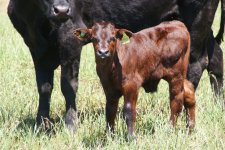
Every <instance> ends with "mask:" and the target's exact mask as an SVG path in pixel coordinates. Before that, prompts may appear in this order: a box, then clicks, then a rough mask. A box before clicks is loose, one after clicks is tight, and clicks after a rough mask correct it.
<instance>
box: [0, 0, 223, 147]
mask: <svg viewBox="0 0 225 150" xmlns="http://www.w3.org/2000/svg"><path fill="white" fill-rule="evenodd" d="M7 2H8V1H6V0H3V1H0V18H1V21H0V35H1V36H0V85H1V86H0V101H1V105H0V145H1V146H0V147H1V149H3V150H4V149H5V150H8V149H34V150H36V149H38V150H39V149H221V150H222V149H225V144H224V141H225V115H224V108H223V106H222V104H221V103H215V102H214V100H213V95H212V90H211V87H210V84H209V77H208V74H207V72H204V74H203V76H202V79H201V81H200V83H199V87H198V90H197V92H196V99H197V110H196V121H197V122H196V128H195V130H194V132H193V133H192V134H191V135H188V133H187V130H186V128H185V117H184V114H181V116H180V117H179V119H178V123H177V127H176V129H171V128H170V126H169V124H168V120H169V114H170V110H169V93H168V85H167V83H166V82H164V81H162V82H161V83H160V85H159V87H158V92H157V93H154V94H147V93H145V92H144V90H143V89H141V90H140V95H139V99H138V102H137V104H138V105H137V109H138V110H137V111H138V113H137V122H136V131H137V132H136V135H137V140H136V141H135V140H134V141H131V142H127V140H126V134H127V130H126V125H125V122H124V120H123V119H122V117H121V116H122V112H121V109H122V104H123V99H121V100H120V105H119V106H120V107H119V110H118V114H117V118H116V133H115V135H114V136H113V137H111V136H109V135H108V134H106V133H105V126H106V123H105V96H104V94H103V90H102V87H101V84H100V82H99V79H98V77H97V75H96V71H95V62H94V54H93V48H92V45H91V44H89V45H86V46H84V47H83V50H82V56H81V65H80V74H79V89H78V92H77V99H76V102H77V108H78V113H79V123H78V129H77V132H76V133H75V134H70V133H69V132H68V131H67V129H66V128H65V125H64V120H63V119H64V116H63V115H64V112H65V101H64V98H63V96H62V94H61V91H60V84H59V79H60V67H59V68H58V69H57V70H56V71H55V78H54V82H55V84H54V90H53V93H52V100H51V112H50V115H51V117H52V118H53V120H54V122H55V124H54V128H53V130H52V131H51V132H50V133H44V132H42V131H39V130H35V128H34V124H35V117H36V112H37V105H38V92H37V88H36V83H35V73H34V67H33V62H32V59H31V56H30V53H29V50H28V48H27V47H26V45H25V44H24V42H23V40H22V38H21V37H20V35H19V34H18V33H17V32H16V31H15V29H14V28H13V26H12V24H11V23H10V21H9V19H8V17H7V15H6V13H5V12H6V4H7ZM219 13H220V12H217V15H216V19H215V21H214V25H213V28H214V30H215V33H216V31H217V30H218V29H217V28H218V27H219V19H220V17H219ZM224 45H225V44H224V43H222V44H221V47H222V49H223V50H224V49H225V47H224ZM224 56H225V55H224ZM218 101H220V102H222V99H219V100H218Z"/></svg>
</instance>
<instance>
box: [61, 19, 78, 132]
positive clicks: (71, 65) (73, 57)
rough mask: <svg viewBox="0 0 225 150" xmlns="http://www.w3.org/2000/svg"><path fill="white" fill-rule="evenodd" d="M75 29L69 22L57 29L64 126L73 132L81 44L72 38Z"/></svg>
mask: <svg viewBox="0 0 225 150" xmlns="http://www.w3.org/2000/svg"><path fill="white" fill-rule="evenodd" d="M76 28H78V27H76V24H74V23H73V22H71V21H68V22H67V23H65V24H63V25H62V26H61V27H60V28H59V32H58V35H59V41H58V42H59V45H60V47H59V49H60V64H61V91H62V93H63V95H64V97H65V100H66V114H65V124H66V126H67V128H68V129H69V130H70V131H72V132H74V131H75V125H76V124H75V123H76V119H77V116H76V110H77V109H76V101H75V99H76V92H77V88H78V74H79V66H80V54H81V49H82V44H81V43H80V42H79V41H78V40H76V38H75V37H74V36H73V32H74V31H75V29H76Z"/></svg>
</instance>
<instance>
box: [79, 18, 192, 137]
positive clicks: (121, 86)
mask: <svg viewBox="0 0 225 150" xmlns="http://www.w3.org/2000/svg"><path fill="white" fill-rule="evenodd" d="M123 33H126V35H127V36H128V37H129V38H130V42H129V43H126V44H123V43H122V42H121V39H122V37H123ZM75 36H76V37H78V39H80V40H82V41H85V42H93V45H94V49H95V60H96V69H97V74H98V76H99V78H100V81H101V84H102V86H103V89H104V92H105V95H106V100H107V102H106V121H107V128H108V129H109V130H111V131H114V124H115V122H114V121H115V117H116V112H117V107H118V100H119V98H120V97H121V96H122V95H123V96H124V108H123V114H124V117H125V120H126V123H127V126H128V136H132V135H133V134H134V124H135V120H136V101H137V97H138V90H139V88H140V87H141V86H142V87H143V88H144V89H145V91H146V92H154V91H156V90H157V85H158V83H159V81H160V80H161V79H164V80H166V81H167V82H168V83H169V92H170V108H171V117H170V120H171V122H172V125H173V126H175V124H176V120H177V116H178V114H179V113H180V112H181V110H182V107H183V105H184V107H185V109H186V112H187V114H186V115H187V127H189V128H194V125H195V95H194V89H193V87H192V84H191V83H190V82H189V81H188V80H186V74H187V66H188V59H189V53H190V35H189V33H188V31H187V29H186V27H185V25H184V24H183V23H181V22H179V21H172V22H164V23H161V24H159V25H158V26H155V27H153V28H148V29H145V30H142V31H140V32H137V33H132V32H130V31H128V30H126V29H116V28H115V27H114V25H112V24H111V23H106V22H101V23H96V24H95V25H94V26H93V27H92V28H91V29H78V30H76V31H75Z"/></svg>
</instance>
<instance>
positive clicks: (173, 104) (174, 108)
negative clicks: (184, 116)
mask: <svg viewBox="0 0 225 150" xmlns="http://www.w3.org/2000/svg"><path fill="white" fill-rule="evenodd" d="M169 91H170V110H171V116H170V121H171V123H172V125H173V126H175V125H176V121H177V117H178V115H179V114H180V112H181V110H182V107H183V98H184V89H183V77H182V76H181V75H178V76H175V77H173V78H172V79H171V80H170V81H169Z"/></svg>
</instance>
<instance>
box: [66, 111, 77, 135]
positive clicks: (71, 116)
mask: <svg viewBox="0 0 225 150" xmlns="http://www.w3.org/2000/svg"><path fill="white" fill-rule="evenodd" d="M77 123H78V121H77V113H76V111H75V110H74V109H72V108H70V109H69V110H68V111H67V113H66V116H65V124H66V127H67V129H68V130H69V131H70V132H72V133H75V132H76V126H77Z"/></svg>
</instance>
